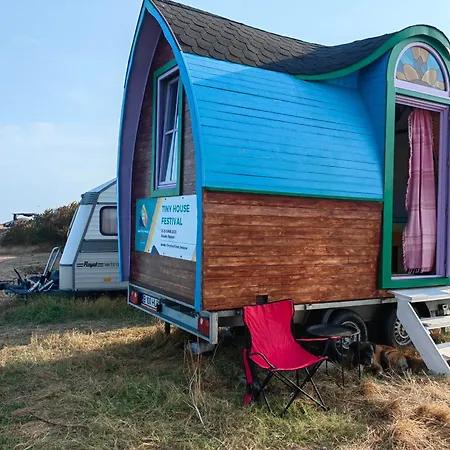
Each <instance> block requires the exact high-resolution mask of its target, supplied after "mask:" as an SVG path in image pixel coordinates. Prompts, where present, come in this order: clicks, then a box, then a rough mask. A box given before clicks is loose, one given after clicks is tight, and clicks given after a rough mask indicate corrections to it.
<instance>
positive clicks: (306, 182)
mask: <svg viewBox="0 0 450 450" xmlns="http://www.w3.org/2000/svg"><path fill="white" fill-rule="evenodd" d="M183 57H184V61H185V63H186V68H187V71H188V73H189V78H190V82H191V87H192V92H193V96H194V97H195V101H196V104H197V114H198V126H199V130H198V131H199V134H200V139H201V140H202V149H201V158H202V185H203V186H204V187H207V188H215V189H220V188H223V189H236V190H247V191H258V192H263V193H264V192H267V193H280V194H291V195H314V196H324V197H326V196H333V197H343V198H355V199H371V200H380V201H381V200H382V198H383V167H382V165H380V153H379V152H380V148H379V145H378V142H377V138H376V126H374V124H373V123H372V117H371V116H370V115H369V112H368V108H367V105H366V104H365V103H364V101H363V98H362V96H361V95H360V93H359V91H358V90H357V89H356V87H357V85H358V83H361V80H360V75H354V76H351V77H344V78H345V79H344V78H343V79H341V80H337V81H336V82H328V83H319V82H307V81H302V80H298V79H296V78H294V77H292V76H290V75H286V74H281V73H276V72H273V71H267V70H263V69H258V68H253V67H247V66H243V65H239V64H234V63H228V62H224V61H217V60H214V59H210V58H204V57H200V56H197V55H191V54H183Z"/></svg>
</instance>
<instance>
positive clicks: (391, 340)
mask: <svg viewBox="0 0 450 450" xmlns="http://www.w3.org/2000/svg"><path fill="white" fill-rule="evenodd" d="M383 331H384V341H385V342H386V344H387V345H391V346H393V347H400V348H401V347H408V346H409V345H411V338H410V337H409V335H408V332H407V331H406V330H405V328H404V327H403V325H402V323H401V322H400V320H398V318H397V308H391V311H390V312H389V316H388V318H387V320H386V321H385V323H384V330H383Z"/></svg>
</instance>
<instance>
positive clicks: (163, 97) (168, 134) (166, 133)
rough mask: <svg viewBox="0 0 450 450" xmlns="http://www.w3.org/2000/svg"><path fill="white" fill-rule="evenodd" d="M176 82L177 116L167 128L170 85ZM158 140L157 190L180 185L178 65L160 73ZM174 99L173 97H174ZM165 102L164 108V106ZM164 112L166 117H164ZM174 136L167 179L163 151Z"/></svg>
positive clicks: (156, 144)
mask: <svg viewBox="0 0 450 450" xmlns="http://www.w3.org/2000/svg"><path fill="white" fill-rule="evenodd" d="M173 83H176V85H177V88H176V97H175V102H176V104H175V110H174V111H175V117H174V120H173V127H172V128H171V129H167V128H166V127H167V124H168V122H169V117H168V112H169V111H170V108H169V107H168V106H169V100H170V98H169V96H168V95H167V94H168V92H169V89H168V87H169V86H170V85H171V84H173ZM156 89H157V93H156V140H155V167H154V170H155V174H154V189H155V191H158V190H163V189H175V188H176V187H177V185H178V182H179V180H178V174H179V167H178V165H179V164H180V161H179V160H178V159H179V156H178V155H179V139H180V136H179V131H180V111H179V100H180V95H181V89H180V74H179V69H178V67H177V66H175V67H174V68H172V69H170V70H168V71H167V72H165V73H163V74H162V75H160V76H159V77H158V79H157V82H156ZM172 99H173V97H172ZM163 104H164V108H163V107H162V106H163ZM163 112H164V117H163ZM170 138H172V145H171V147H170V149H169V151H170V153H169V156H168V159H169V161H168V164H167V168H166V170H170V171H171V175H170V179H169V180H167V179H166V177H163V176H162V174H161V170H162V167H161V163H162V160H163V158H162V154H161V153H162V152H163V151H164V149H165V148H166V140H167V139H170Z"/></svg>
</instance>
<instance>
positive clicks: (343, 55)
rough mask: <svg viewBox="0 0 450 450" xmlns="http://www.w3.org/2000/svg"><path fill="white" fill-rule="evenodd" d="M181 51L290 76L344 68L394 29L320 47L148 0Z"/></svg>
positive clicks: (154, 0)
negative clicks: (353, 40)
mask: <svg viewBox="0 0 450 450" xmlns="http://www.w3.org/2000/svg"><path fill="white" fill-rule="evenodd" d="M152 1H153V4H154V5H155V6H156V7H157V8H158V10H159V11H160V12H161V14H162V15H163V17H164V18H165V19H166V21H167V23H168V25H169V26H170V28H171V29H172V31H173V33H174V34H175V38H176V39H177V41H178V43H179V45H180V47H181V50H182V51H183V52H185V53H193V54H196V55H199V56H206V57H209V58H214V59H218V60H222V61H230V62H233V63H238V64H244V65H246V66H252V67H260V68H263V69H267V70H273V71H276V72H283V73H288V74H291V75H317V74H323V73H329V72H333V71H335V70H339V69H343V68H345V67H348V66H350V65H352V64H354V63H356V62H358V61H360V60H362V59H364V58H365V57H367V56H369V55H370V54H371V53H373V52H374V51H375V50H376V49H377V48H378V47H380V46H381V45H382V44H383V43H384V42H386V41H387V40H388V39H389V38H390V37H391V36H393V35H394V34H395V33H390V34H384V35H382V36H377V37H373V38H368V39H363V40H360V41H355V42H351V43H348V44H341V45H335V46H325V45H320V44H313V43H310V42H305V41H300V40H298V39H293V38H290V37H286V36H281V35H278V34H274V33H269V32H267V31H263V30H260V29H257V28H253V27H250V26H248V25H244V24H242V23H239V22H235V21H233V20H229V19H226V18H224V17H220V16H216V15H214V14H211V13H208V12H205V11H201V10H198V9H195V8H192V7H190V6H186V5H182V4H180V3H176V2H172V1H169V0H152Z"/></svg>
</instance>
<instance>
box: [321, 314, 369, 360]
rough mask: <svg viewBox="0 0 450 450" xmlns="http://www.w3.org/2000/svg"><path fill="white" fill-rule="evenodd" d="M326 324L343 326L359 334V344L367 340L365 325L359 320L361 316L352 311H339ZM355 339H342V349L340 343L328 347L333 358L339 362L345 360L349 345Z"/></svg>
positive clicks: (367, 334)
mask: <svg viewBox="0 0 450 450" xmlns="http://www.w3.org/2000/svg"><path fill="white" fill-rule="evenodd" d="M328 323H330V324H333V325H345V326H347V327H350V328H353V329H354V330H355V331H358V332H359V340H360V342H364V341H367V340H368V337H369V333H368V331H367V326H366V323H365V322H364V320H363V319H362V318H361V316H360V315H359V314H357V313H355V312H354V311H350V310H344V311H339V312H337V313H335V314H333V315H332V316H331V318H330V320H329V321H328ZM356 339H357V337H356V336H354V337H351V338H344V339H342V348H341V342H340V341H338V342H336V343H333V344H332V345H331V346H330V347H331V354H332V356H333V357H334V358H336V357H337V359H338V360H340V359H341V358H342V357H343V358H345V356H346V355H347V351H348V348H349V346H350V344H351V343H352V342H353V341H356Z"/></svg>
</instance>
